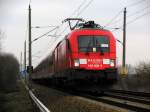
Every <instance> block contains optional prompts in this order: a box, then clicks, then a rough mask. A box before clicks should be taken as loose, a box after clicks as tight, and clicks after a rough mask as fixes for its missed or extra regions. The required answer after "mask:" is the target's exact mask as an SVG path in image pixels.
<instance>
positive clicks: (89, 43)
mask: <svg viewBox="0 0 150 112" xmlns="http://www.w3.org/2000/svg"><path fill="white" fill-rule="evenodd" d="M91 40H92V38H90V41H89V42H88V46H87V48H86V54H89V52H88V51H89V48H90V45H91V42H92V41H91Z"/></svg>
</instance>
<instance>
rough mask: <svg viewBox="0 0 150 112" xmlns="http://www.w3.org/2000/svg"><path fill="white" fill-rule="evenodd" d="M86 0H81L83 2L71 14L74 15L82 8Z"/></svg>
mask: <svg viewBox="0 0 150 112" xmlns="http://www.w3.org/2000/svg"><path fill="white" fill-rule="evenodd" d="M86 1H87V0H83V1H82V2H81V4H80V5H79V6H78V7H77V9H76V10H75V11H74V12H73V13H72V14H71V15H70V16H72V15H74V14H75V13H76V12H78V11H79V10H80V9H81V7H82V6H83V5H84V4H85V3H86ZM70 16H69V17H70Z"/></svg>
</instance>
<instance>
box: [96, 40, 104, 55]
mask: <svg viewBox="0 0 150 112" xmlns="http://www.w3.org/2000/svg"><path fill="white" fill-rule="evenodd" d="M97 43H98V41H97V39H96V48H97V47H98V48H99V49H100V54H101V55H104V51H103V49H102V47H101V44H100V43H98V44H97Z"/></svg>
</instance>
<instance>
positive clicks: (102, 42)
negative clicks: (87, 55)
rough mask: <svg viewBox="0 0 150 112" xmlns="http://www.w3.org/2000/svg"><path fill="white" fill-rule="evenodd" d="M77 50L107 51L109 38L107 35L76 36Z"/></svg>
mask: <svg viewBox="0 0 150 112" xmlns="http://www.w3.org/2000/svg"><path fill="white" fill-rule="evenodd" d="M78 48H79V52H93V48H94V49H96V50H95V52H109V38H108V37H107V36H89V35H88V36H78Z"/></svg>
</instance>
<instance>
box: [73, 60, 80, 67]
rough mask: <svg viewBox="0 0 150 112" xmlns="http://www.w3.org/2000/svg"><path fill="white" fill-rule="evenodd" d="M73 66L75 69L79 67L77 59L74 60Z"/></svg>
mask: <svg viewBox="0 0 150 112" xmlns="http://www.w3.org/2000/svg"><path fill="white" fill-rule="evenodd" d="M74 66H75V67H79V60H78V59H75V60H74Z"/></svg>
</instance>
